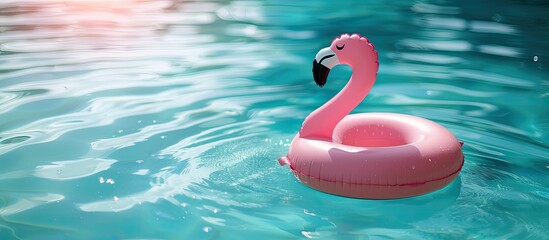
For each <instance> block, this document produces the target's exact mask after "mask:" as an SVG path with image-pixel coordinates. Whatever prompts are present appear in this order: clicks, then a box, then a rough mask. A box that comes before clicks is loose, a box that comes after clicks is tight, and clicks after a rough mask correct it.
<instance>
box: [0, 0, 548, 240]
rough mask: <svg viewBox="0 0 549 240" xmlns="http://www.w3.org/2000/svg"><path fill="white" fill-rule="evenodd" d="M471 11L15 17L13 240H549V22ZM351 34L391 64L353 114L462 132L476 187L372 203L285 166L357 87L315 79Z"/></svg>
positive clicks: (324, 9)
mask: <svg viewBox="0 0 549 240" xmlns="http://www.w3.org/2000/svg"><path fill="white" fill-rule="evenodd" d="M475 4H486V3H474V4H473V3H453V2H440V1H438V2H433V1H421V2H413V3H410V2H409V1H393V2H391V4H387V3H386V2H385V1H369V2H368V3H367V4H365V3H364V2H363V1H359V0H356V1H347V2H341V3H338V5H337V7H334V3H333V2H330V1H310V2H295V1H270V0H267V1H198V2H189V1H177V0H170V1H168V0H160V1H146V0H117V1H105V0H77V1H59V0H57V1H56V0H48V1H33V0H23V1H15V0H7V1H2V2H1V3H0V25H1V26H0V115H1V116H2V117H0V165H1V166H2V167H0V179H2V181H0V188H1V189H3V191H4V193H5V194H3V195H2V197H1V199H0V200H1V201H0V216H1V217H2V218H1V219H0V228H1V229H4V228H6V229H7V231H0V238H2V239H3V238H4V235H2V234H3V233H4V232H8V233H7V237H6V239H8V238H16V237H17V238H33V237H34V238H36V236H40V238H58V236H61V235H57V234H63V235H62V236H68V237H69V238H71V237H72V238H78V237H82V236H86V237H87V238H105V239H109V238H113V235H112V233H114V232H116V233H118V235H117V236H116V238H136V239H137V238H151V237H155V238H196V239H200V238H204V237H205V236H210V237H211V236H214V237H215V236H223V237H225V238H256V237H257V236H258V235H260V236H267V237H270V238H301V237H313V238H314V237H319V238H326V237H328V236H329V237H332V236H333V237H339V236H345V237H349V238H356V237H374V236H379V237H388V238H391V237H392V238H408V237H410V236H413V237H416V238H441V237H442V238H446V237H450V238H452V237H454V238H470V237H471V235H468V233H470V232H476V233H478V234H479V235H478V236H481V237H484V238H498V237H499V238H506V237H508V238H527V237H530V236H544V235H540V233H543V230H540V229H542V227H544V226H546V225H548V224H549V223H548V222H547V220H545V218H543V217H544V216H545V215H547V214H549V213H547V211H544V210H543V209H546V208H544V206H545V205H544V204H545V202H544V201H542V200H540V199H543V200H546V199H547V193H546V192H547V191H546V190H545V189H544V186H547V185H548V184H549V182H547V178H546V177H545V176H546V175H547V169H549V168H547V167H546V165H547V164H546V163H545V162H546V161H544V159H547V158H548V157H549V156H548V155H547V153H546V152H547V151H546V144H545V143H546V142H547V141H546V140H547V136H548V135H547V134H546V132H547V125H548V124H547V122H549V121H548V120H547V117H546V116H545V115H546V114H545V115H544V113H545V112H543V109H546V106H547V104H546V97H545V96H547V93H548V92H549V91H548V90H547V81H546V74H545V72H543V69H544V66H545V65H544V64H545V62H544V61H545V59H547V58H548V57H547V53H546V52H545V51H543V47H544V44H545V42H544V41H543V39H544V38H543V36H541V37H540V35H539V32H543V31H540V30H541V29H544V26H545V25H543V22H544V21H539V22H542V24H538V25H539V26H538V25H535V24H531V22H529V21H535V20H532V19H544V17H543V16H542V15H541V14H540V15H539V16H538V15H536V14H535V13H536V12H537V11H540V10H536V5H535V4H533V5H532V6H533V7H532V6H526V5H524V4H522V3H519V2H513V3H509V4H501V5H509V6H510V7H513V9H515V8H516V9H518V10H521V11H518V10H517V12H522V11H524V12H531V13H533V14H529V15H536V16H533V17H531V18H529V16H517V15H513V14H515V13H510V12H506V11H503V10H502V9H501V8H500V7H497V6H494V9H493V11H491V12H490V11H486V12H484V11H477V10H476V9H471V6H477V8H479V9H481V7H478V6H482V5H475ZM540 8H541V7H540ZM341 32H360V33H362V34H364V35H367V36H369V37H370V39H371V40H372V42H373V43H375V44H376V48H377V49H379V52H380V58H381V59H380V71H379V75H378V78H379V79H378V81H377V83H376V85H375V87H374V89H373V91H372V93H371V94H370V95H369V96H368V98H367V99H366V100H365V101H364V102H363V103H362V104H361V105H360V106H359V107H358V108H357V109H356V112H368V111H383V112H401V113H406V114H413V115H418V116H422V117H426V118H428V119H431V120H434V121H437V122H439V123H441V124H442V125H444V126H446V127H448V128H449V129H450V130H451V131H453V132H454V133H455V134H456V135H457V136H458V138H459V139H460V140H462V141H464V142H465V148H464V149H465V155H466V164H465V166H464V169H463V172H462V174H461V175H460V177H461V178H460V182H456V183H454V184H453V185H451V186H450V188H448V189H445V190H443V191H440V192H436V193H433V194H432V195H427V196H423V197H420V198H413V199H402V200H397V201H363V200H356V199H345V198H340V197H335V196H330V195H327V194H324V193H320V192H316V191H314V190H311V189H308V188H306V187H304V186H303V185H301V184H299V183H297V182H295V179H294V178H293V177H292V176H291V174H290V173H288V172H287V171H286V170H285V169H281V168H280V167H279V166H278V165H277V163H276V161H275V159H277V158H278V157H280V156H281V155H283V154H285V153H286V151H287V148H288V145H289V141H290V139H291V138H292V137H293V135H294V134H295V132H296V131H297V130H298V129H299V127H300V125H301V122H302V120H303V118H304V117H305V116H306V115H307V114H308V113H309V112H311V111H312V110H313V109H315V108H316V107H318V106H319V105H321V104H322V103H323V102H324V101H326V100H327V99H329V98H330V97H331V96H333V95H334V94H335V93H336V92H337V91H339V89H341V87H342V86H343V84H345V79H347V78H348V77H349V75H350V72H349V69H348V68H344V67H338V68H335V69H334V70H333V73H334V74H331V75H330V77H331V79H330V81H329V82H330V84H329V85H327V86H326V87H324V88H322V89H319V88H317V87H316V86H315V85H314V82H313V81H312V80H311V73H310V61H311V60H312V57H314V54H315V53H316V52H317V51H318V49H319V48H320V47H324V46H326V45H327V44H328V43H329V42H330V41H331V40H332V38H333V37H334V36H336V35H338V34H340V33H341ZM534 56H535V57H534ZM107 182H109V183H114V182H116V184H106V183H107ZM365 203H367V204H365ZM501 209H505V211H506V214H501ZM115 212H116V213H115ZM536 214H538V215H536ZM76 217H78V218H79V219H86V220H87V221H75V218H76ZM486 219H493V221H486ZM88 220H89V221H88ZM97 222H101V223H104V225H103V226H102V227H103V229H102V230H101V231H97V226H96V223H97ZM14 223H17V224H14ZM143 224H147V229H149V230H150V232H155V233H158V235H154V236H152V235H147V233H144V232H143V231H140V230H139V229H135V227H134V226H142V225H143ZM128 226H131V227H128ZM448 226H452V228H448ZM29 229H30V230H29ZM66 229H70V230H66ZM125 229H130V230H131V231H130V230H125ZM509 229H511V231H507V230H509ZM502 232H507V233H508V235H505V236H502V235H501V234H500V233H502ZM73 233H75V234H76V233H77V234H78V235H75V234H73ZM204 234H209V235H204ZM528 234H530V235H528ZM50 236H51V237H50ZM233 236H234V237H233Z"/></svg>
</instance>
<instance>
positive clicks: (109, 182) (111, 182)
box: [105, 178, 114, 184]
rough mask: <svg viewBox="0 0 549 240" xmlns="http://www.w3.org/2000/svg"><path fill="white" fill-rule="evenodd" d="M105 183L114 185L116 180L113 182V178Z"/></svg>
mask: <svg viewBox="0 0 549 240" xmlns="http://www.w3.org/2000/svg"><path fill="white" fill-rule="evenodd" d="M105 182H106V183H108V184H114V180H112V178H109V179H107V181H105Z"/></svg>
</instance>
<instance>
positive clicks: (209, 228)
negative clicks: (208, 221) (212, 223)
mask: <svg viewBox="0 0 549 240" xmlns="http://www.w3.org/2000/svg"><path fill="white" fill-rule="evenodd" d="M202 231H204V232H205V233H207V232H210V231H212V228H211V227H203V228H202Z"/></svg>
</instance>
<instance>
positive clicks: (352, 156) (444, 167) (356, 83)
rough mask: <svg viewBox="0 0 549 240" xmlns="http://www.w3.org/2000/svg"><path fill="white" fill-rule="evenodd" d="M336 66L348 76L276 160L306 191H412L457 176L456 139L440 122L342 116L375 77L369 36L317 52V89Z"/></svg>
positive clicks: (397, 194)
mask: <svg viewBox="0 0 549 240" xmlns="http://www.w3.org/2000/svg"><path fill="white" fill-rule="evenodd" d="M338 64H347V65H349V66H350V67H351V68H352V71H353V74H352V76H351V79H350V80H349V82H348V83H347V85H346V86H345V87H344V88H343V89H342V90H341V92H339V93H338V94H337V95H336V96H335V97H333V98H332V99H331V100H329V101H328V102H327V103H325V104H324V105H322V106H321V107H320V108H318V109H316V110H315V111H313V112H312V113H311V114H310V115H309V116H308V117H307V118H306V119H305V121H304V122H303V126H302V128H301V130H300V131H299V133H298V134H297V135H296V136H295V138H294V139H293V141H292V143H291V145H290V150H289V152H288V154H287V155H286V156H285V157H281V158H280V159H279V163H280V164H281V165H286V164H287V165H289V166H290V169H291V170H292V172H293V173H294V175H295V176H296V177H297V178H298V179H299V180H300V181H301V182H303V183H305V184H306V185H308V186H310V187H311V188H314V189H317V190H320V191H323V192H327V193H331V194H335V195H341V196H347V197H354V198H369V199H392V198H404V197H410V196H417V195H421V194H425V193H428V192H431V191H434V190H437V189H440V188H442V187H444V186H446V185H447V184H449V183H450V182H451V181H452V180H453V179H455V178H456V177H457V175H458V173H459V171H460V170H461V167H462V166H463V162H464V157H463V152H462V150H461V145H462V143H460V142H459V141H458V140H457V139H456V137H455V136H454V135H453V134H452V133H451V132H450V131H448V130H447V129H446V128H444V127H442V126H440V125H439V124H437V123H434V122H432V121H429V120H427V119H423V118H419V117H415V116H409V115H403V114H395V113H361V114H353V115H348V114H349V113H350V112H351V111H352V110H353V109H354V108H355V107H356V106H357V105H358V104H359V103H360V102H361V101H362V100H363V99H364V98H365V97H366V95H367V94H368V92H369V91H370V89H371V88H372V86H373V84H374V82H375V80H376V76H377V70H378V66H379V63H378V54H377V52H376V51H375V49H374V45H372V44H371V43H370V42H369V41H368V39H366V38H365V37H361V36H360V35H358V34H353V35H350V36H349V35H348V34H343V35H341V36H340V37H338V38H336V39H334V41H333V42H332V45H331V46H330V47H327V48H324V49H322V50H320V51H319V52H318V54H317V55H316V58H315V60H314V61H313V77H314V80H315V82H316V83H317V84H318V85H320V86H321V87H322V86H323V85H324V84H325V83H326V80H327V78H328V73H329V72H330V69H331V68H333V67H334V66H336V65H338Z"/></svg>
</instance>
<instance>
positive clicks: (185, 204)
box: [181, 202, 189, 207]
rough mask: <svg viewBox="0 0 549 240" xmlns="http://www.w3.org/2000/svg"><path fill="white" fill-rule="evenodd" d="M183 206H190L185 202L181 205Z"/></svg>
mask: <svg viewBox="0 0 549 240" xmlns="http://www.w3.org/2000/svg"><path fill="white" fill-rule="evenodd" d="M181 206H182V207H187V206H189V204H188V203H186V202H184V203H181Z"/></svg>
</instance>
